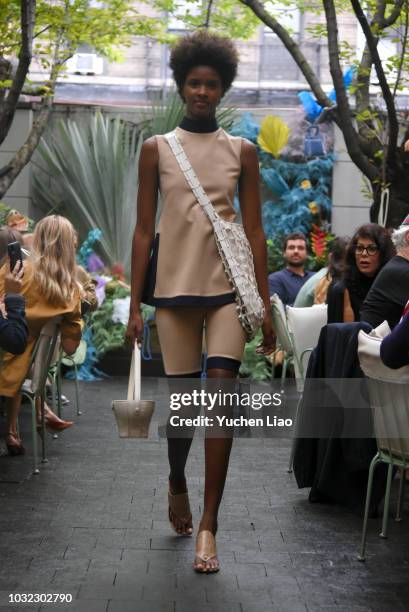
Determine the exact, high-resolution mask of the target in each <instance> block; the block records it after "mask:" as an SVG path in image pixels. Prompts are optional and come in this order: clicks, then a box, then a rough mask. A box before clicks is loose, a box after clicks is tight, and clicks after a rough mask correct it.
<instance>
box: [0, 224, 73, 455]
mask: <svg viewBox="0 0 409 612" xmlns="http://www.w3.org/2000/svg"><path fill="white" fill-rule="evenodd" d="M76 245H77V234H76V231H75V229H74V228H73V226H72V224H71V223H70V222H69V221H68V219H65V218H64V217H61V216H59V215H50V216H49V217H45V218H44V219H42V220H41V221H40V222H39V223H38V224H37V226H36V228H35V231H34V236H33V249H32V252H31V255H30V257H29V258H28V259H27V260H26V261H25V263H24V278H23V283H22V285H23V286H22V290H21V294H22V295H23V296H24V297H25V299H26V319H27V324H28V328H29V339H28V343H27V349H26V350H25V351H24V353H23V354H22V355H18V356H16V355H12V354H11V353H6V354H5V355H4V358H3V365H2V368H1V371H0V395H3V396H5V397H7V398H9V402H8V431H7V438H6V443H7V448H8V450H9V453H10V454H11V455H22V454H24V452H25V450H24V447H23V445H22V442H21V440H20V439H19V437H18V435H17V417H18V413H19V410H20V403H21V398H20V395H19V393H18V391H19V389H20V386H21V384H22V382H23V381H24V379H25V378H26V375H27V371H28V369H29V366H30V358H31V354H32V351H33V348H34V345H35V342H36V340H37V338H38V336H39V334H40V331H41V328H42V327H43V325H45V323H47V321H48V320H49V319H51V318H53V317H55V316H58V315H61V316H62V321H61V324H60V330H61V342H62V346H63V348H64V350H65V352H66V353H69V354H71V353H73V352H74V351H75V350H76V348H77V346H78V344H79V341H80V339H81V289H80V285H79V283H78V281H77V265H76V260H75V249H76ZM7 272H8V266H7V265H5V266H3V267H2V268H1V270H0V295H1V294H2V293H3V291H4V279H5V276H6V274H7ZM71 424H72V423H70V422H67V421H62V420H61V419H59V418H58V417H57V416H56V415H55V414H54V413H53V412H51V410H47V412H46V425H47V428H48V429H52V430H58V429H65V428H66V427H67V426H70V425H71Z"/></svg>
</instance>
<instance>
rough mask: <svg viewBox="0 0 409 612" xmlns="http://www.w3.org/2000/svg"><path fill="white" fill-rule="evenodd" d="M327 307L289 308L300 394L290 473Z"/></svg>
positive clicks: (324, 305)
mask: <svg viewBox="0 0 409 612" xmlns="http://www.w3.org/2000/svg"><path fill="white" fill-rule="evenodd" d="M327 310H328V309H327V305H326V304H315V305H314V306H307V307H305V308H295V307H294V306H287V322H288V330H289V335H290V339H291V345H292V350H293V356H294V371H295V377H296V385H297V391H298V393H299V394H300V397H299V400H298V404H297V409H296V413H295V425H294V437H293V443H292V446H291V454H290V460H289V464H288V472H289V473H291V472H292V471H293V461H294V453H295V442H296V439H297V422H298V413H299V407H300V403H301V398H302V392H303V390H304V380H305V374H306V371H307V365H308V359H309V357H310V353H311V352H312V351H313V349H314V348H315V346H316V345H317V343H318V338H319V335H320V332H321V329H322V328H323V327H324V325H326V324H327V318H328V315H327Z"/></svg>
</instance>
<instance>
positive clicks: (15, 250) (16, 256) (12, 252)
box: [7, 241, 23, 272]
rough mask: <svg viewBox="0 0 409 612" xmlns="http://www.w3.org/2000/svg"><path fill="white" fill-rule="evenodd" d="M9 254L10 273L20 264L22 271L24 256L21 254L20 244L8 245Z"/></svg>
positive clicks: (12, 243) (10, 243) (11, 243)
mask: <svg viewBox="0 0 409 612" xmlns="http://www.w3.org/2000/svg"><path fill="white" fill-rule="evenodd" d="M7 252H8V256H9V258H10V272H12V271H13V270H14V268H15V266H16V264H17V262H18V261H19V262H20V269H21V266H22V265H23V254H22V252H21V246H20V243H19V242H17V241H16V242H9V244H8V245H7Z"/></svg>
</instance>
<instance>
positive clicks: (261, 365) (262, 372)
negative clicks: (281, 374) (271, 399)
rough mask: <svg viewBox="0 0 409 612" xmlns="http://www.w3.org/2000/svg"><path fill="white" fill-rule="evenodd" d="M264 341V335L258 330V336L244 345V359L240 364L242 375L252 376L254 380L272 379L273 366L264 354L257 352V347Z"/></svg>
mask: <svg viewBox="0 0 409 612" xmlns="http://www.w3.org/2000/svg"><path fill="white" fill-rule="evenodd" d="M262 341H263V335H262V333H261V331H260V332H258V334H257V336H256V337H255V338H253V340H251V342H247V344H246V346H245V347H244V353H243V359H242V362H241V366H240V375H241V376H246V377H250V378H251V379H252V380H270V378H271V366H270V364H269V362H268V360H267V358H266V357H265V356H264V355H259V354H258V353H256V348H257V347H258V345H259V344H261V343H262Z"/></svg>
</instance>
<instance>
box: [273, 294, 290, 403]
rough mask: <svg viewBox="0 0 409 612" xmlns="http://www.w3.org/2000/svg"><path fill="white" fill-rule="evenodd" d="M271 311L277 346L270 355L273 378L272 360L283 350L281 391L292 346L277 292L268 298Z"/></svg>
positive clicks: (283, 309) (282, 306)
mask: <svg viewBox="0 0 409 612" xmlns="http://www.w3.org/2000/svg"><path fill="white" fill-rule="evenodd" d="M270 304H271V311H272V315H273V325H274V331H275V333H276V336H277V348H276V350H275V351H274V353H273V355H272V360H273V378H274V363H275V362H274V360H275V357H276V354H277V353H279V352H280V351H283V353H284V358H283V367H282V370H281V392H283V387H284V381H285V377H286V374H287V369H288V366H289V365H290V364H291V363H293V347H292V344H291V338H290V334H289V333H288V327H287V317H286V314H285V308H284V304H283V303H282V301H281V299H280V297H279V296H278V295H277V293H274V295H272V296H271V298H270Z"/></svg>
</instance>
